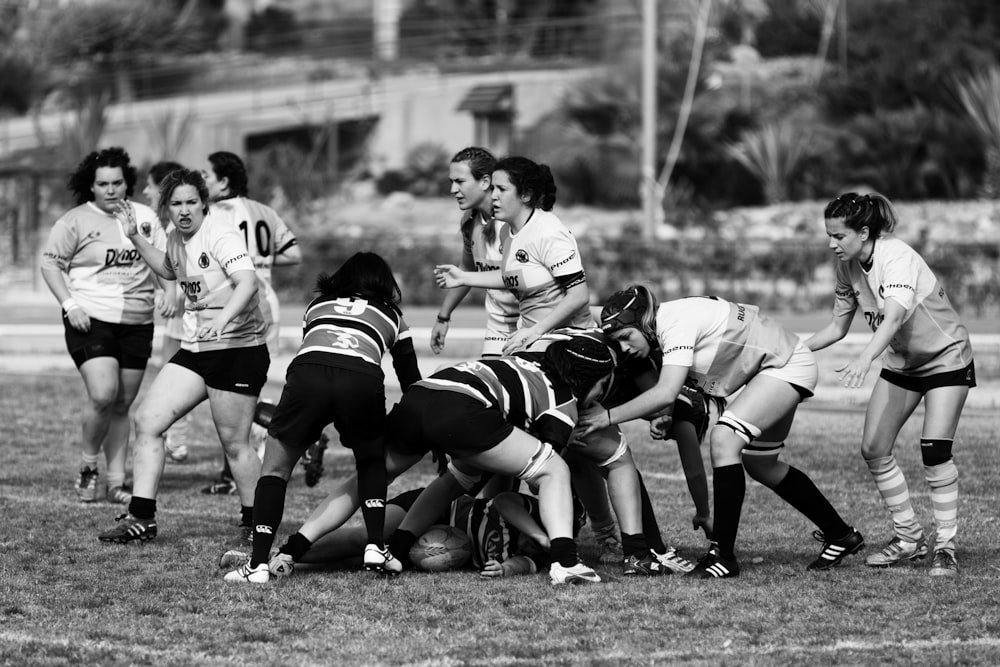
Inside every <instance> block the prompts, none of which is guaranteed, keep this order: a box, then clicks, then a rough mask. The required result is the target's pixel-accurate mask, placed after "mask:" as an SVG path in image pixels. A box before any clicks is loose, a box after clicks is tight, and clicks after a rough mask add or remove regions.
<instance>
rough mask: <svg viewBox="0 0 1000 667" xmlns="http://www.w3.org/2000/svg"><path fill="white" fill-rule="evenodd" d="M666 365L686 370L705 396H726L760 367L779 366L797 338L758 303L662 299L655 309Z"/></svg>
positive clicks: (690, 298)
mask: <svg viewBox="0 0 1000 667" xmlns="http://www.w3.org/2000/svg"><path fill="white" fill-rule="evenodd" d="M656 337H657V339H658V341H659V344H660V348H661V350H662V351H663V365H664V366H684V367H687V368H690V370H689V371H688V378H689V379H690V380H694V381H695V382H696V383H697V386H698V387H699V388H700V389H701V390H702V391H704V392H705V393H706V394H710V395H712V396H720V397H722V398H725V397H727V396H729V395H730V394H732V393H733V392H734V391H736V390H737V389H739V388H740V387H742V386H743V385H744V384H746V383H747V382H749V381H750V379H751V378H752V377H753V376H754V375H756V374H757V373H758V372H759V371H762V370H764V369H767V368H781V367H782V366H784V365H785V364H786V363H788V360H789V359H790V358H791V356H792V352H794V351H795V347H796V346H797V345H798V344H799V339H798V337H797V336H796V335H795V334H793V333H792V332H790V331H787V330H786V329H785V328H784V327H782V326H781V325H779V324H777V323H776V322H773V321H772V320H770V319H769V318H767V317H766V316H764V315H761V314H760V311H759V309H758V308H757V306H751V305H747V304H743V303H730V302H729V301H725V300H724V299H719V298H716V297H687V298H685V299H676V300H674V301H666V302H664V303H662V304H660V307H659V309H658V310H657V311H656Z"/></svg>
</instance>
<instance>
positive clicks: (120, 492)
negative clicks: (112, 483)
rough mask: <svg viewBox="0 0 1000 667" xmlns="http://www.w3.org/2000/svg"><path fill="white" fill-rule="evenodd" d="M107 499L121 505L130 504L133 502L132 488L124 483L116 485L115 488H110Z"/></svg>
mask: <svg viewBox="0 0 1000 667" xmlns="http://www.w3.org/2000/svg"><path fill="white" fill-rule="evenodd" d="M106 497H107V499H108V502H109V503H118V504H120V505H128V504H129V503H130V502H132V493H131V490H130V489H129V488H128V487H127V486H125V485H124V484H122V485H121V486H116V487H114V488H111V489H108V494H107V496H106Z"/></svg>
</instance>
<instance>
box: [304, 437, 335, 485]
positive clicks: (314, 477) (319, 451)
mask: <svg viewBox="0 0 1000 667" xmlns="http://www.w3.org/2000/svg"><path fill="white" fill-rule="evenodd" d="M329 440H330V439H329V438H328V437H326V434H325V433H324V434H323V435H321V436H319V440H317V441H316V442H314V443H313V444H311V445H309V448H308V449H307V450H306V453H305V454H304V455H303V456H302V467H303V468H304V469H305V471H306V486H310V487H312V486H316V485H317V484H318V483H319V478H320V477H322V476H323V454H324V453H326V444H327V442H329Z"/></svg>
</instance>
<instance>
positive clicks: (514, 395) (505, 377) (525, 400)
mask: <svg viewBox="0 0 1000 667" xmlns="http://www.w3.org/2000/svg"><path fill="white" fill-rule="evenodd" d="M482 363H483V364H484V365H485V366H487V367H488V368H489V369H490V370H492V371H493V373H494V374H495V375H496V376H497V379H499V380H500V384H502V385H503V386H504V388H505V389H506V390H507V401H508V403H509V406H508V412H507V421H508V422H510V423H511V424H517V425H520V426H521V427H522V428H523V426H524V425H525V424H527V423H528V407H529V405H530V398H529V393H528V391H527V387H526V386H525V384H524V378H523V377H522V376H521V374H520V373H519V372H517V370H516V369H515V367H514V366H513V362H510V361H502V360H499V359H484V360H483V361H482Z"/></svg>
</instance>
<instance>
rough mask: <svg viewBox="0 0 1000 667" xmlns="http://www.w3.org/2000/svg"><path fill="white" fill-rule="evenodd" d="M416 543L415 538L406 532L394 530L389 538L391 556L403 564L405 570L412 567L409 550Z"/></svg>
mask: <svg viewBox="0 0 1000 667" xmlns="http://www.w3.org/2000/svg"><path fill="white" fill-rule="evenodd" d="M416 543H417V536H416V535H414V534H413V533H411V532H410V531H408V530H401V529H398V528H397V529H396V530H395V531H394V532H393V533H392V535H390V536H389V543H388V546H389V551H391V552H392V555H393V556H395V557H396V559H397V560H398V561H399V562H400V563H402V564H403V567H405V568H411V567H413V561H411V560H410V549H412V548H413V545H414V544H416Z"/></svg>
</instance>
